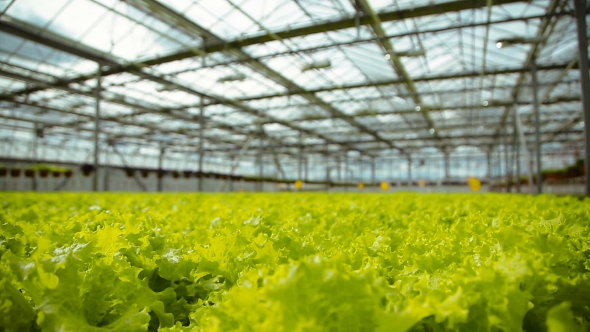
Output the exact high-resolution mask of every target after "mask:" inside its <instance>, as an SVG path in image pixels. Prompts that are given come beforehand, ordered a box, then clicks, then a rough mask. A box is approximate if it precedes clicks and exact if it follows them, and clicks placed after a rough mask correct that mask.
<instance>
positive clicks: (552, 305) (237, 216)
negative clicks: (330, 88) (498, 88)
mask: <svg viewBox="0 0 590 332" xmlns="http://www.w3.org/2000/svg"><path fill="white" fill-rule="evenodd" d="M0 202H1V204H3V206H2V209H0V330H2V329H4V330H5V331H36V330H43V331H94V332H96V331H105V332H106V331H158V330H159V331H244V332H245V331H262V332H264V331H393V332H396V331H400V332H401V331H522V330H525V331H550V332H557V331H584V330H588V329H589V328H590V202H588V201H587V200H585V201H580V200H578V199H574V198H559V199H557V198H554V197H550V196H538V197H526V196H501V195H493V194H492V195H491V194H486V195H424V196H420V195H417V194H395V195H378V194H368V195H367V194H365V195H337V194H332V195H325V194H301V193H300V194H287V193H282V194H272V195H271V194H246V193H241V194H232V195H206V194H190V195H178V194H174V195H147V194H134V195H130V194H125V195H117V194H103V195H90V194H88V195H73V194H64V195H37V194H0Z"/></svg>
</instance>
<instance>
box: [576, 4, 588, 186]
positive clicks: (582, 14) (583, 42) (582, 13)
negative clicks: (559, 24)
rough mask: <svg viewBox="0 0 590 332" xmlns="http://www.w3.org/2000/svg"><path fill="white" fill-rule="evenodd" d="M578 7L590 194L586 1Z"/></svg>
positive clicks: (585, 146)
mask: <svg viewBox="0 0 590 332" xmlns="http://www.w3.org/2000/svg"><path fill="white" fill-rule="evenodd" d="M574 6H575V9H576V23H577V26H578V50H579V52H580V59H579V60H578V65H579V67H580V79H581V81H582V84H581V85H582V103H583V105H584V137H585V141H584V142H585V145H584V149H585V150H586V160H585V164H584V165H585V166H586V196H590V171H588V167H589V166H590V133H589V132H588V126H590V78H589V75H588V36H587V33H586V31H587V28H586V1H585V0H574Z"/></svg>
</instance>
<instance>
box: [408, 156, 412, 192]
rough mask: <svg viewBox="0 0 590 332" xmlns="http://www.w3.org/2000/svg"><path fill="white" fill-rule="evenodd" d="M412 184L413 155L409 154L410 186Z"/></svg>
mask: <svg viewBox="0 0 590 332" xmlns="http://www.w3.org/2000/svg"><path fill="white" fill-rule="evenodd" d="M411 186H412V156H411V155H408V187H411Z"/></svg>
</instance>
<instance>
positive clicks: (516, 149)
mask: <svg viewBox="0 0 590 332" xmlns="http://www.w3.org/2000/svg"><path fill="white" fill-rule="evenodd" d="M514 161H515V162H516V192H517V193H519V194H520V192H521V188H520V142H519V137H518V132H517V130H516V111H515V112H514Z"/></svg>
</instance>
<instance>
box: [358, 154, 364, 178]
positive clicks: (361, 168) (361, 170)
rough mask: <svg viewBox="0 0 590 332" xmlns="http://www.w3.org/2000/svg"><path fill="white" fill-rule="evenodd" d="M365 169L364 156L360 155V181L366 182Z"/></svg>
mask: <svg viewBox="0 0 590 332" xmlns="http://www.w3.org/2000/svg"><path fill="white" fill-rule="evenodd" d="M363 171H364V169H363V156H360V157H359V182H360V183H364V181H363V179H364V175H365V174H364V172H363Z"/></svg>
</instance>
